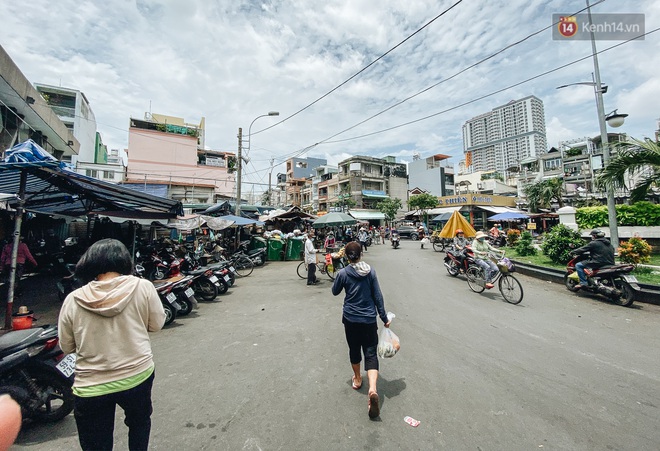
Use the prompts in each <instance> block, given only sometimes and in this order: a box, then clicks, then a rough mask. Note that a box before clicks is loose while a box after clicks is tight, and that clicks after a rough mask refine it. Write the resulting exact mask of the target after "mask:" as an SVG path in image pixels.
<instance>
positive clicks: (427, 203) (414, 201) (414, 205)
mask: <svg viewBox="0 0 660 451" xmlns="http://www.w3.org/2000/svg"><path fill="white" fill-rule="evenodd" d="M437 206H438V198H437V197H436V196H434V195H433V194H429V193H422V194H417V195H415V196H411V197H410V200H408V207H410V208H411V209H416V210H421V211H422V212H423V213H424V224H426V225H427V226H428V223H429V218H428V212H427V211H426V210H428V209H429V208H435V207H437Z"/></svg>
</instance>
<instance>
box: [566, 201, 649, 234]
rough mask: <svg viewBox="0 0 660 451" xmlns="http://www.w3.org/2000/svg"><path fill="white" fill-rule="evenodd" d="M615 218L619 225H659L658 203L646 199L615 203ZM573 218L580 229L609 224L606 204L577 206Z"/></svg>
mask: <svg viewBox="0 0 660 451" xmlns="http://www.w3.org/2000/svg"><path fill="white" fill-rule="evenodd" d="M616 218H617V223H618V224H619V226H660V205H656V204H653V203H651V202H646V201H643V202H635V203H634V204H632V205H617V206H616ZM575 220H576V222H577V224H578V227H580V228H581V229H593V228H596V227H606V226H607V225H608V224H609V219H608V216H607V206H606V205H600V206H597V207H583V208H578V209H577V210H576V212H575Z"/></svg>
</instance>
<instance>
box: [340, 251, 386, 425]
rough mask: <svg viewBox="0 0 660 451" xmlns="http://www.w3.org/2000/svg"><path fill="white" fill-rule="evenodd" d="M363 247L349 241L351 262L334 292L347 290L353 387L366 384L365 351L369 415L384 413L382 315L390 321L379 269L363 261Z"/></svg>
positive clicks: (346, 320) (346, 328) (346, 319)
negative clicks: (381, 403)
mask: <svg viewBox="0 0 660 451" xmlns="http://www.w3.org/2000/svg"><path fill="white" fill-rule="evenodd" d="M361 255H362V249H361V246H360V244H359V243H356V242H351V243H348V244H347V245H346V257H347V258H348V261H349V263H350V264H349V265H348V266H347V267H345V268H343V269H342V270H341V271H339V274H338V275H337V278H336V279H335V282H334V284H333V285H332V294H333V295H335V296H337V295H338V294H339V293H341V291H342V290H344V291H345V297H344V309H343V315H342V323H343V324H344V331H345V333H346V342H347V343H348V355H349V358H350V361H351V367H352V368H353V379H352V386H353V389H355V390H359V389H360V388H361V387H362V374H361V372H360V363H361V362H362V352H364V369H365V370H366V372H367V379H368V381H369V392H368V396H369V418H376V417H378V416H379V415H380V406H379V403H378V391H377V390H376V382H377V381H378V355H377V354H376V348H377V347H378V323H377V321H376V320H377V317H380V319H381V321H382V322H383V324H384V325H385V327H389V326H390V323H389V321H388V319H387V314H386V313H385V304H384V301H383V294H382V293H381V291H380V285H379V284H378V278H377V277H376V271H374V270H373V269H372V268H371V266H369V265H368V264H367V263H365V262H363V261H360V257H361Z"/></svg>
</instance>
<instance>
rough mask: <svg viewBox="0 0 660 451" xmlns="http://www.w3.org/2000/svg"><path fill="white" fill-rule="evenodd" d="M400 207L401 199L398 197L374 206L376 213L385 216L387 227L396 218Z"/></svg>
mask: <svg viewBox="0 0 660 451" xmlns="http://www.w3.org/2000/svg"><path fill="white" fill-rule="evenodd" d="M402 206H403V202H401V199H399V198H398V197H397V198H394V199H385V200H383V201H380V202H378V204H376V208H378V211H380V212H381V213H383V214H384V215H385V221H386V222H387V225H389V224H391V223H392V221H394V218H396V212H397V211H399V210H400V209H401V207H402Z"/></svg>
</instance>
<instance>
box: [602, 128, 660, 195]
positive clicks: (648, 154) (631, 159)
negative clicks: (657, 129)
mask: <svg viewBox="0 0 660 451" xmlns="http://www.w3.org/2000/svg"><path fill="white" fill-rule="evenodd" d="M615 148H616V150H617V155H616V157H614V158H613V159H611V160H610V162H609V164H608V165H607V166H606V167H605V169H603V171H602V172H601V173H600V175H599V176H598V179H597V183H598V185H599V186H601V187H605V186H611V187H612V188H613V189H617V188H624V189H630V188H632V190H631V191H630V200H631V201H632V202H637V201H640V200H644V199H645V198H646V196H647V194H648V191H649V189H651V188H652V187H660V144H658V143H657V142H656V141H653V140H651V139H649V138H646V139H645V140H644V141H640V140H637V139H633V140H632V142H623V143H618V144H616V146H615ZM637 175H639V176H640V179H639V181H638V182H637V184H636V185H635V186H634V187H629V186H626V178H627V176H637Z"/></svg>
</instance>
